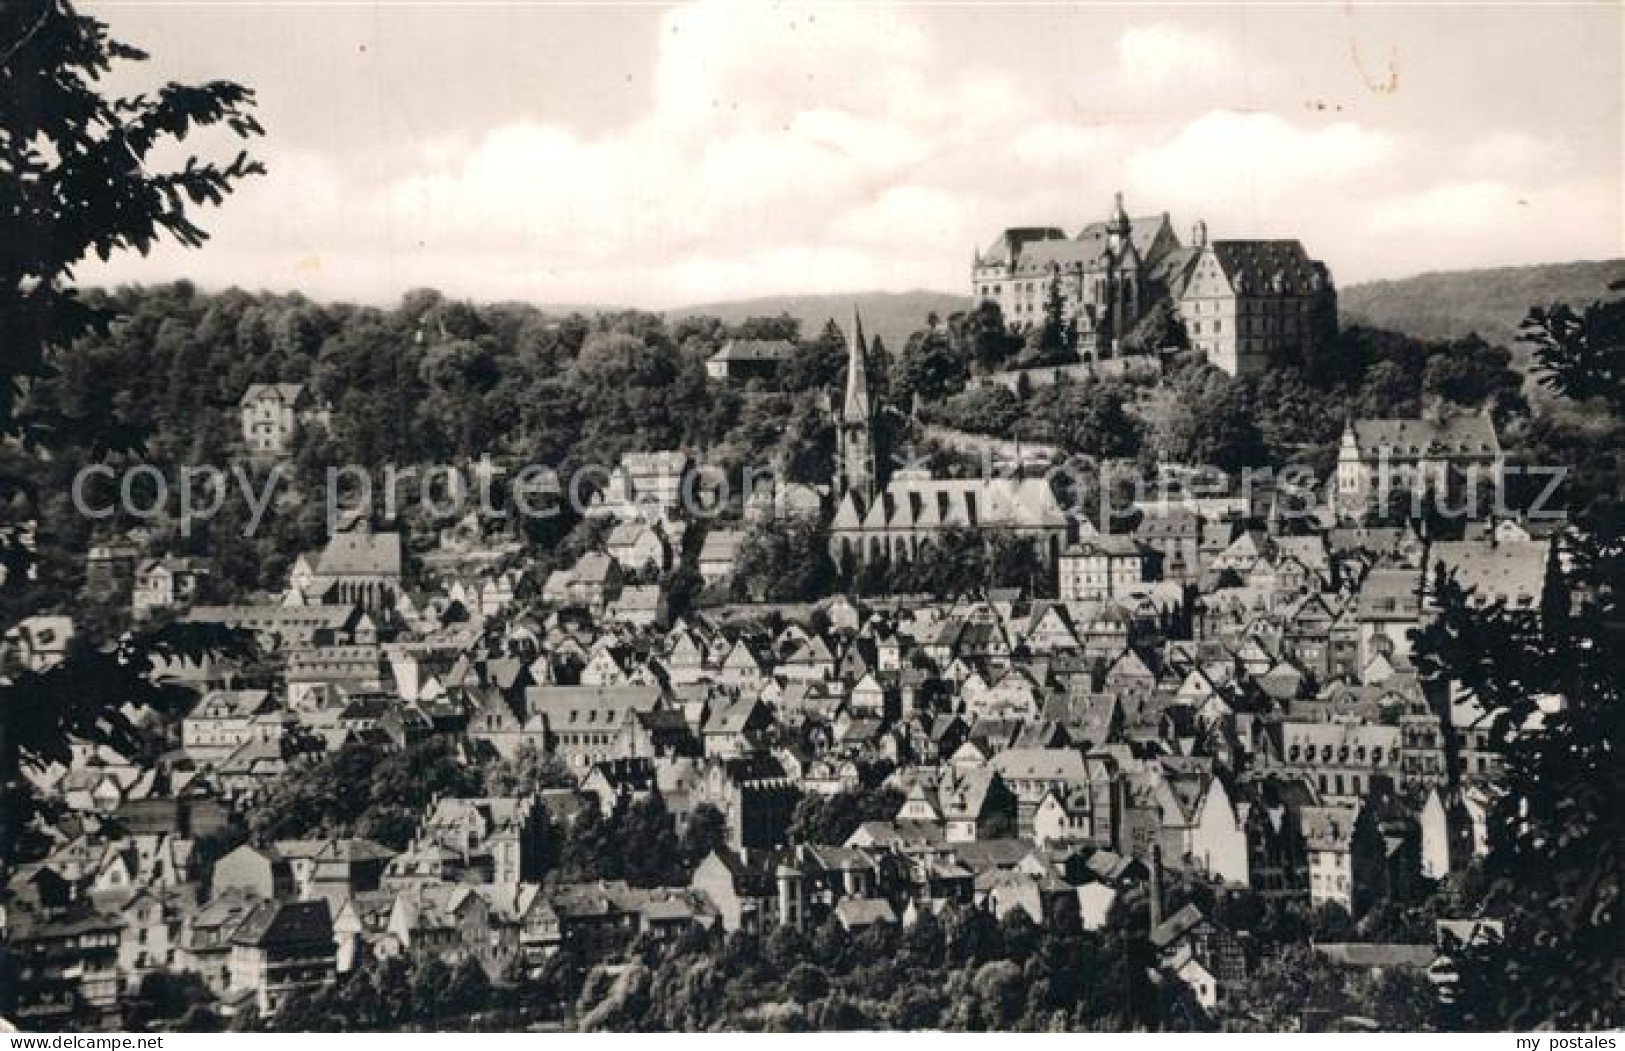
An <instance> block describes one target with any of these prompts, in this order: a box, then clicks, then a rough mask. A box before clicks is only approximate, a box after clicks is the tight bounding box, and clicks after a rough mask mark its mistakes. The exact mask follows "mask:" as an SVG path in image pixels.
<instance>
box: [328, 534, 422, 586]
mask: <svg viewBox="0 0 1625 1051" xmlns="http://www.w3.org/2000/svg"><path fill="white" fill-rule="evenodd" d="M316 572H317V573H318V574H319V575H321V576H324V577H350V576H387V577H399V576H400V575H401V536H400V534H399V533H390V532H386V533H372V532H367V531H364V530H351V531H349V532H343V533H336V534H334V536H333V538H332V539H331V540H329V541H328V542H327V547H325V548H323V549H322V554H321V558H320V559H318V561H317V565H316Z"/></svg>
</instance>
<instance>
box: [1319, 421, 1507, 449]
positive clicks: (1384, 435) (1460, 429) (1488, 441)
mask: <svg viewBox="0 0 1625 1051" xmlns="http://www.w3.org/2000/svg"><path fill="white" fill-rule="evenodd" d="M1350 426H1351V427H1352V429H1353V432H1354V443H1355V445H1356V446H1357V447H1358V449H1359V452H1360V456H1361V458H1362V459H1367V460H1375V459H1376V458H1377V457H1378V455H1379V454H1380V453H1382V452H1383V451H1384V450H1387V452H1388V455H1389V456H1394V457H1402V456H1419V455H1423V454H1427V453H1433V454H1436V455H1449V454H1458V455H1490V454H1494V453H1498V452H1500V449H1501V443H1500V440H1499V439H1498V438H1497V437H1496V435H1495V423H1494V421H1492V420H1491V419H1490V418H1489V417H1488V416H1484V415H1481V414H1478V413H1474V414H1471V415H1462V416H1447V417H1445V418H1443V419H1439V420H1429V419H1415V420H1411V419H1368V420H1354V421H1353V422H1352V423H1351V425H1350Z"/></svg>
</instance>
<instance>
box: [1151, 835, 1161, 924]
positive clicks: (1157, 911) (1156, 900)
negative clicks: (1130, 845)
mask: <svg viewBox="0 0 1625 1051" xmlns="http://www.w3.org/2000/svg"><path fill="white" fill-rule="evenodd" d="M1161 924H1162V846H1161V844H1155V843H1154V844H1152V846H1151V929H1152V930H1156V929H1157V927H1158V926H1160V925H1161Z"/></svg>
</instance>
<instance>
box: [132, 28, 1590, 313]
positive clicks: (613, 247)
mask: <svg viewBox="0 0 1625 1051" xmlns="http://www.w3.org/2000/svg"><path fill="white" fill-rule="evenodd" d="M937 28H938V29H939V30H940V26H939V27H937ZM655 32H656V34H657V37H656V40H655V41H654V48H653V52H652V54H653V60H652V61H653V68H652V70H651V72H650V75H649V76H648V78H647V79H648V85H649V97H648V98H647V100H646V102H645V104H644V105H643V106H642V107H641V108H639V110H638V111H637V112H635V113H633V114H632V115H631V116H630V117H628V118H627V119H624V120H617V121H612V122H607V123H604V124H602V125H601V126H596V127H587V128H584V127H581V126H578V125H577V124H572V123H566V122H564V121H562V120H553V119H546V118H538V117H533V116H532V117H524V118H521V119H506V120H504V121H503V122H501V123H499V124H497V125H496V126H492V127H481V126H480V125H479V124H478V123H477V121H478V119H479V114H477V113H475V114H471V115H470V118H469V120H470V123H469V125H468V127H467V129H466V131H464V132H459V133H457V134H454V135H450V136H446V135H442V136H438V137H433V138H426V139H425V140H424V141H421V142H415V143H411V144H410V148H407V149H400V148H399V144H393V146H392V149H391V151H390V153H389V154H388V156H389V162H388V163H387V164H386V163H382V162H380V163H378V164H376V165H375V166H373V167H370V168H368V167H362V168H357V167H356V166H354V165H351V166H350V167H349V168H346V169H343V170H341V169H340V167H339V166H337V165H335V164H334V163H332V162H330V161H329V159H327V158H324V157H323V156H321V155H319V154H311V153H300V152H295V151H290V150H286V149H282V148H281V147H279V145H278V143H277V140H276V139H275V138H272V139H271V140H269V141H268V142H267V144H266V147H267V149H266V152H267V153H268V154H269V159H270V161H271V167H272V172H273V174H272V176H271V177H269V178H268V179H266V180H263V181H262V182H261V184H259V185H257V186H254V187H251V188H250V189H249V190H247V191H245V192H244V193H243V194H241V195H239V197H238V198H236V199H234V200H232V201H231V202H230V203H229V204H228V206H227V208H226V209H225V210H224V211H223V212H222V213H221V217H220V219H219V220H218V222H216V223H215V224H213V225H215V227H216V229H217V232H218V234H219V236H218V238H217V240H216V242H215V243H214V244H213V245H211V247H210V248H209V249H208V250H207V254H206V255H202V256H196V255H183V254H181V253H176V252H169V253H161V254H160V255H159V256H157V257H156V258H155V259H154V260H152V261H149V262H145V263H136V262H133V261H128V260H120V261H119V262H118V263H117V264H115V266H114V267H112V268H109V269H106V270H103V271H100V272H101V273H102V274H104V275H108V276H111V277H113V278H115V279H120V278H146V279H151V278H155V277H159V276H169V275H170V274H181V273H189V274H192V275H194V276H199V277H201V278H202V279H203V280H204V281H205V282H206V283H225V282H238V283H243V284H248V285H268V286H273V287H289V286H293V287H304V288H306V289H308V290H310V291H312V292H314V293H316V294H328V295H342V296H352V297H354V296H359V297H363V298H373V299H388V298H391V297H392V296H394V295H395V294H398V292H399V291H400V290H402V289H403V288H406V287H411V286H412V285H419V284H431V285H437V286H440V287H442V288H445V289H446V290H448V291H450V292H453V293H456V294H463V295H471V296H478V297H481V298H505V297H523V298H529V299H534V300H540V301H549V302H559V301H582V302H595V303H606V302H621V303H632V304H637V305H645V306H654V307H663V306H674V305H680V304H683V303H687V302H693V301H696V300H713V299H722V298H732V297H740V296H751V295H761V294H769V293H776V292H796V291H837V290H842V289H851V290H859V289H868V288H888V289H902V288H909V287H921V286H929V287H935V288H942V289H955V288H960V287H962V286H963V284H964V279H965V278H964V271H965V267H966V265H967V263H968V256H969V252H970V249H971V247H972V246H973V245H976V244H981V243H985V242H987V241H988V240H990V239H991V238H992V236H993V234H994V233H995V232H996V231H997V230H998V229H999V228H1001V227H1002V226H1004V225H1012V224H1017V223H1021V224H1031V223H1042V224H1046V225H1061V226H1064V227H1066V228H1068V229H1069V230H1075V229H1076V228H1077V227H1079V226H1080V225H1082V224H1083V223H1084V222H1088V221H1093V220H1096V219H1099V218H1102V217H1104V215H1105V213H1106V209H1107V208H1108V207H1109V204H1110V201H1111V193H1112V191H1114V190H1116V189H1120V188H1121V189H1126V190H1127V191H1129V194H1130V200H1129V205H1130V208H1131V210H1133V211H1136V212H1148V211H1164V210H1166V211H1170V212H1173V213H1174V215H1175V217H1176V219H1178V220H1181V221H1182V223H1183V221H1189V220H1193V219H1195V218H1197V217H1203V218H1206V219H1207V220H1208V221H1209V224H1210V227H1211V228H1212V229H1213V232H1214V234H1215V236H1242V237H1244V236H1266V235H1267V236H1294V235H1297V236H1302V237H1303V238H1304V239H1305V240H1306V242H1307V243H1308V246H1309V248H1310V250H1311V251H1312V252H1314V253H1315V254H1317V255H1320V256H1322V257H1324V258H1326V259H1327V260H1328V261H1329V262H1330V263H1331V264H1332V266H1333V268H1334V270H1337V271H1339V272H1340V276H1344V278H1345V279H1347V275H1346V274H1344V273H1343V272H1342V268H1343V260H1344V259H1347V260H1349V262H1350V266H1351V267H1353V268H1354V269H1355V276H1374V275H1375V274H1379V273H1384V272H1386V273H1390V274H1391V273H1397V272H1403V271H1405V270H1409V269H1420V268H1421V267H1422V266H1424V265H1427V264H1429V263H1430V262H1432V259H1431V258H1430V257H1429V256H1428V255H1427V252H1428V251H1430V250H1433V248H1434V246H1435V245H1436V244H1437V243H1439V242H1440V241H1444V242H1448V243H1449V246H1450V247H1449V249H1448V253H1445V254H1449V255H1451V257H1452V258H1454V257H1455V256H1456V255H1460V254H1469V253H1472V252H1478V253H1481V254H1483V255H1484V256H1485V258H1486V259H1493V258H1495V253H1496V251H1497V238H1498V237H1501V236H1503V235H1504V233H1505V231H1506V229H1507V226H1506V225H1505V224H1506V223H1507V221H1508V215H1509V214H1512V215H1514V216H1518V217H1520V221H1521V218H1522V217H1526V216H1528V215H1529V214H1531V213H1532V211H1541V213H1542V214H1543V215H1544V216H1545V218H1546V221H1547V225H1546V226H1545V227H1541V226H1539V225H1536V224H1533V223H1530V224H1526V225H1518V226H1517V227H1516V229H1517V230H1518V231H1519V232H1520V236H1523V237H1525V238H1526V239H1527V240H1526V241H1525V242H1522V243H1520V246H1519V249H1520V251H1522V252H1525V253H1529V252H1534V253H1535V254H1537V255H1539V254H1545V255H1547V256H1551V257H1560V256H1563V255H1565V254H1578V253H1577V252H1576V253H1569V252H1567V251H1565V250H1564V248H1563V247H1562V245H1561V243H1560V242H1558V241H1557V240H1556V237H1557V234H1556V233H1555V232H1554V231H1559V230H1560V231H1562V232H1563V234H1564V235H1565V236H1568V235H1573V236H1577V237H1579V238H1580V240H1581V241H1582V242H1584V243H1585V244H1587V245H1590V246H1595V245H1597V244H1598V242H1599V237H1598V235H1597V234H1596V232H1595V230H1596V224H1595V223H1593V224H1592V225H1591V226H1590V227H1589V228H1588V227H1587V226H1586V225H1585V224H1582V223H1578V222H1574V223H1570V222H1554V221H1553V219H1552V216H1553V213H1555V212H1557V211H1560V210H1562V209H1563V207H1564V203H1563V201H1562V200H1560V199H1559V198H1558V197H1557V196H1556V195H1555V194H1552V193H1550V192H1547V189H1548V187H1547V184H1549V183H1550V182H1551V181H1552V180H1550V179H1548V180H1546V183H1543V182H1542V179H1543V178H1544V176H1543V174H1542V172H1541V170H1540V164H1539V161H1540V160H1542V159H1549V158H1550V157H1551V156H1552V155H1553V154H1552V153H1551V152H1550V143H1549V142H1548V141H1547V140H1548V138H1549V136H1544V135H1543V134H1542V133H1541V132H1540V131H1539V130H1531V129H1524V128H1517V127H1506V128H1502V129H1498V130H1496V131H1494V132H1488V133H1485V134H1483V135H1481V136H1479V137H1478V138H1477V139H1475V140H1472V141H1469V142H1466V143H1465V144H1464V145H1462V147H1461V148H1460V149H1456V150H1445V149H1440V148H1439V147H1437V146H1436V145H1435V144H1433V143H1432V141H1431V140H1430V139H1429V138H1428V137H1427V136H1425V135H1423V134H1419V133H1418V131H1417V130H1416V129H1415V128H1411V127H1400V126H1399V125H1398V124H1397V123H1395V122H1392V121H1389V120H1386V119H1385V118H1384V116H1383V114H1381V113H1371V112H1364V111H1362V112H1359V113H1349V114H1336V115H1334V116H1333V117H1332V119H1327V117H1326V116H1325V115H1324V114H1320V113H1315V112H1311V111H1308V110H1306V108H1305V107H1303V106H1302V105H1298V106H1295V107H1288V106H1276V107H1275V108H1274V109H1270V110H1257V109H1246V108H1236V107H1238V106H1240V105H1241V104H1242V103H1243V102H1244V101H1245V99H1246V98H1248V97H1254V96H1257V95H1258V94H1259V85H1261V84H1262V85H1271V87H1270V88H1269V92H1277V91H1278V90H1279V89H1280V86H1281V85H1285V84H1289V83H1291V82H1292V76H1290V75H1289V73H1290V71H1289V70H1288V69H1287V68H1286V67H1285V66H1281V65H1274V64H1271V63H1270V62H1268V61H1260V60H1258V58H1257V57H1256V56H1253V55H1249V54H1248V53H1247V52H1246V50H1245V49H1244V48H1241V47H1240V46H1239V45H1238V44H1237V42H1236V41H1235V40H1234V39H1232V38H1231V37H1228V36H1226V35H1225V34H1223V33H1220V32H1217V31H1214V30H1212V29H1210V28H1202V29H1197V28H1192V27H1188V26H1185V25H1181V24H1177V23H1176V22H1173V21H1168V20H1162V21H1158V22H1155V23H1151V24H1132V23H1131V24H1128V25H1126V26H1125V27H1123V28H1122V29H1121V31H1120V32H1118V33H1117V34H1116V35H1115V37H1112V38H1109V39H1110V40H1111V42H1112V47H1111V48H1110V49H1109V50H1106V51H1104V52H1103V53H1104V55H1106V56H1108V57H1107V58H1106V60H1105V61H1096V62H1083V63H1080V64H1079V65H1078V67H1077V68H1075V69H1074V68H1072V67H1067V68H1058V67H1055V68H1048V69H1042V70H1034V69H1027V68H1020V67H1019V66H1012V65H1010V64H1008V63H993V62H988V63H982V62H978V61H975V60H974V57H973V58H971V59H968V58H967V57H966V53H965V51H964V49H963V48H961V49H960V50H958V51H955V50H954V49H952V48H950V47H947V46H945V41H944V39H942V38H941V34H940V32H934V31H933V30H932V29H931V28H930V27H929V26H928V23H927V21H926V20H925V19H924V18H923V17H922V16H921V13H920V11H919V9H915V8H899V9H893V8H883V7H869V6H858V5H836V6H822V5H797V4H773V5H763V4H733V3H721V2H710V0H700V2H695V3H689V4H685V5H682V6H680V7H677V8H674V9H672V10H670V11H668V12H665V13H664V14H662V15H661V16H660V17H659V19H658V20H657V23H656V24H655ZM1393 105H1399V103H1393ZM1147 114H1150V115H1151V116H1150V117H1147ZM1610 188H1612V189H1613V191H1614V200H1613V202H1612V204H1611V205H1610V204H1609V203H1608V199H1607V197H1608V194H1607V191H1608V190H1609V189H1610ZM1585 192H1586V194H1587V195H1589V196H1587V198H1586V199H1587V200H1592V201H1596V202H1600V206H1601V207H1602V208H1603V215H1604V217H1605V218H1606V216H1607V215H1609V214H1611V215H1612V216H1613V217H1614V219H1615V222H1614V229H1616V230H1617V229H1618V225H1619V224H1618V216H1619V205H1618V186H1617V177H1616V178H1615V180H1614V181H1613V183H1612V184H1610V183H1609V182H1608V181H1607V180H1601V181H1598V182H1596V183H1595V184H1594V185H1591V186H1589V188H1588V189H1587V190H1586V191H1585ZM1520 201H1526V202H1527V201H1535V202H1538V205H1537V204H1520V203H1519V202H1520ZM1610 208H1611V209H1612V211H1611V212H1610V211H1609V209H1610ZM1604 225H1606V224H1604ZM1588 229H1589V231H1590V232H1589V233H1588V232H1587V230H1588ZM1368 232H1369V233H1370V234H1371V235H1372V237H1371V238H1370V239H1366V235H1367V233H1368ZM1536 246H1538V247H1536ZM200 271H201V272H200Z"/></svg>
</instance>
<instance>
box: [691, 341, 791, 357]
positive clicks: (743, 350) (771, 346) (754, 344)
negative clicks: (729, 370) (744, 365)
mask: <svg viewBox="0 0 1625 1051" xmlns="http://www.w3.org/2000/svg"><path fill="white" fill-rule="evenodd" d="M795 352H796V346H795V344H794V343H791V342H790V341H789V340H787V339H730V340H729V341H728V342H726V343H724V344H723V345H722V349H720V350H718V351H717V352H716V353H715V354H712V355H711V357H710V358H708V359H707V360H708V361H755V362H765V361H771V362H780V361H784V360H786V359H788V358H789V357H790V356H791V355H793V354H795Z"/></svg>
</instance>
